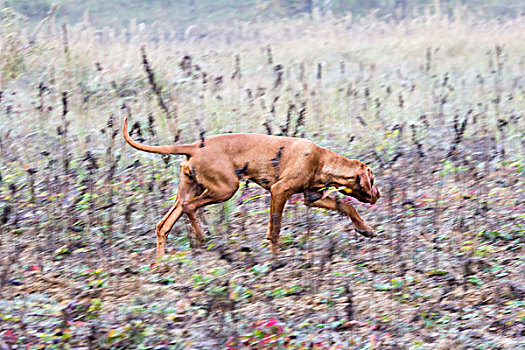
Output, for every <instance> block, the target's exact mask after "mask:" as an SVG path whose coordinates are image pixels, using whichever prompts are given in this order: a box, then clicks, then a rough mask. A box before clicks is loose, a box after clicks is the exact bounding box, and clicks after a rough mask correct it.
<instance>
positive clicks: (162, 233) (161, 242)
mask: <svg viewBox="0 0 525 350" xmlns="http://www.w3.org/2000/svg"><path fill="white" fill-rule="evenodd" d="M181 215H182V204H181V201H180V196H177V199H176V200H175V203H174V204H173V205H172V206H171V208H170V210H169V211H168V212H167V213H166V215H164V217H163V218H162V220H160V221H159V223H158V224H157V227H156V230H155V233H156V235H157V257H159V256H161V255H164V254H165V253H166V242H167V240H168V234H169V233H170V230H171V228H172V227H173V225H175V223H176V222H177V220H179V218H180V217H181Z"/></svg>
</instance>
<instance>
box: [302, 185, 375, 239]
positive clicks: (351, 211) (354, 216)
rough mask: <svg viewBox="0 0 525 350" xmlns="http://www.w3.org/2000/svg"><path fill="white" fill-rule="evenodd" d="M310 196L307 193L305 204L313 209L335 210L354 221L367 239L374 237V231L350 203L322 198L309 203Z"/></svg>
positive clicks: (359, 231)
mask: <svg viewBox="0 0 525 350" xmlns="http://www.w3.org/2000/svg"><path fill="white" fill-rule="evenodd" d="M307 196H308V194H307V193H306V192H305V204H306V205H307V206H311V207H317V208H323V209H329V210H335V211H338V212H341V213H343V214H346V215H347V216H349V217H350V220H352V223H353V224H354V226H355V229H356V231H357V232H358V233H360V234H361V235H363V236H365V237H373V235H374V234H373V230H372V228H371V227H370V226H368V225H367V224H366V223H365V221H364V220H363V218H361V216H360V215H359V213H358V212H357V210H356V209H355V208H354V206H353V205H352V204H350V203H348V202H345V201H341V200H338V199H334V198H331V197H326V198H322V199H319V200H316V201H313V202H308V198H307Z"/></svg>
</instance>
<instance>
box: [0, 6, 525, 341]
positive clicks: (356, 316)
mask: <svg viewBox="0 0 525 350" xmlns="http://www.w3.org/2000/svg"><path fill="white" fill-rule="evenodd" d="M50 16H51V17H49V18H48V19H47V20H44V21H43V22H42V24H41V25H40V26H38V27H36V28H32V29H31V30H29V29H27V27H26V26H25V25H24V24H25V22H24V20H23V18H21V17H20V16H19V15H18V14H17V13H16V12H15V11H13V10H11V9H9V8H5V9H3V10H2V16H1V25H0V30H1V32H2V35H1V39H0V40H1V47H2V50H1V52H0V87H1V89H0V124H1V128H0V155H1V157H0V252H1V254H0V256H1V258H2V260H1V266H0V293H1V294H0V319H1V322H0V344H1V347H2V348H6V349H19V348H20V349H21V348H24V349H68V348H71V349H87V348H89V349H95V348H107V349H109V348H112V349H125V348H138V349H146V348H148V349H149V348H155V349H186V348H188V349H189V348H192V349H232V350H233V349H247V348H253V349H349V348H356V349H390V348H391V349H395V348H407V349H435V348H437V349H459V348H464V349H467V348H468V349H472V348H479V349H517V348H519V346H523V345H524V344H523V339H524V337H523V336H524V332H525V314H524V305H525V304H524V299H523V295H524V292H525V290H524V279H523V276H524V275H525V274H524V272H525V270H524V268H525V266H524V265H523V261H524V260H523V243H524V224H525V216H524V214H523V205H524V201H525V193H524V190H523V178H524V175H525V163H524V134H523V133H524V127H523V126H524V123H523V119H524V117H525V115H524V111H525V95H524V94H525V85H524V84H525V80H524V79H525V78H524V69H525V68H524V65H525V56H524V54H523V53H524V52H525V50H524V48H525V46H524V43H525V35H524V33H525V28H524V23H523V20H522V19H521V18H517V19H506V20H504V21H496V20H490V19H479V18H478V17H476V16H474V15H472V14H470V13H468V12H457V13H456V14H455V16H454V19H453V20H452V19H450V17H448V16H445V15H442V14H430V13H428V14H427V15H423V16H418V17H416V18H411V19H406V20H403V21H390V20H389V19H388V18H386V19H377V18H375V17H374V16H368V17H363V18H362V19H358V18H351V17H342V18H336V19H331V18H323V19H316V20H313V19H306V18H295V19H281V20H279V21H276V22H271V23H268V22H241V21H232V22H231V23H230V24H229V26H227V27H226V26H218V25H217V26H215V25H212V24H208V25H205V24H203V25H196V26H192V27H189V28H187V30H186V31H185V33H184V35H183V37H180V35H179V36H178V35H175V34H174V33H171V32H170V31H169V30H165V29H164V30H160V29H159V28H158V27H155V26H154V25H153V26H148V25H144V24H140V25H137V24H136V22H134V21H131V22H130V24H129V26H128V27H126V28H125V29H124V30H117V29H109V28H108V27H105V28H103V29H98V28H96V27H94V26H92V25H91V23H90V22H89V20H88V19H86V20H85V21H82V22H80V23H78V24H76V25H69V24H68V25H63V26H59V25H55V24H54V21H53V18H52V16H53V15H52V14H51V15H50ZM124 116H129V117H130V120H131V124H132V125H133V126H132V128H131V130H132V133H133V137H134V138H136V139H138V140H143V141H145V142H147V143H151V144H167V143H172V142H179V143H183V142H193V141H195V140H198V139H199V138H200V137H201V135H203V134H204V135H212V134H217V133H225V132H257V133H271V134H275V135H276V134H283V135H289V136H300V137H306V138H309V139H311V140H313V141H315V142H316V143H318V144H319V145H322V146H324V147H327V148H330V149H332V150H334V151H336V152H338V153H340V154H343V155H345V156H348V157H351V158H358V159H360V160H362V161H364V162H365V163H367V164H368V165H370V167H371V168H372V169H373V170H374V173H375V175H376V183H377V184H378V186H379V187H380V188H381V190H382V193H383V197H382V198H381V200H380V201H379V202H378V203H377V204H376V205H374V206H367V205H364V204H362V205H360V204H357V203H356V207H357V208H358V210H359V211H360V213H361V214H362V215H363V217H364V218H365V219H366V220H367V222H368V223H370V224H371V225H372V226H373V227H375V229H376V232H377V237H375V238H373V239H368V238H364V237H361V236H359V235H357V234H355V233H354V232H353V230H352V227H351V223H350V221H349V220H348V219H347V218H344V217H341V216H338V215H337V214H334V213H332V212H326V211H323V210H321V209H313V208H311V209H307V208H306V207H305V206H304V205H302V201H303V199H302V197H301V196H299V197H293V198H292V199H291V200H290V201H289V203H288V205H287V207H286V209H285V210H286V215H285V218H284V222H283V230H282V232H281V245H282V252H281V254H280V255H279V256H277V257H273V256H272V255H271V254H270V253H269V249H268V246H267V242H266V241H265V239H264V236H265V233H266V232H265V231H266V225H267V221H268V217H267V216H268V213H267V208H268V201H269V196H268V194H267V193H266V192H265V191H264V190H262V189H260V188H258V187H257V186H255V185H254V184H250V183H247V184H246V185H243V186H242V188H241V190H239V192H238V193H237V194H236V196H235V197H234V198H232V199H231V200H230V201H228V202H226V203H224V204H220V205H215V206H211V207H208V208H207V209H205V210H203V211H202V219H203V221H205V223H206V224H205V226H206V229H207V231H208V237H207V243H206V247H205V248H204V249H200V250H198V249H191V245H192V243H191V239H190V238H189V232H188V231H189V230H188V227H187V226H188V225H187V222H185V219H181V220H180V222H179V223H178V224H177V225H176V226H175V228H174V229H173V231H172V233H171V235H170V238H169V241H168V252H169V253H168V254H167V255H166V256H165V257H163V258H161V259H155V235H154V228H155V224H156V222H157V221H158V220H159V219H160V218H161V217H162V215H163V214H164V212H165V211H167V209H168V207H169V205H170V201H172V200H173V199H174V198H175V194H176V190H177V183H178V164H179V163H180V161H181V157H166V158H162V157H160V156H156V155H150V154H145V153H141V152H137V151H135V150H133V149H131V148H130V147H129V146H127V145H126V144H125V142H124V141H123V139H122V137H121V134H120V127H121V125H122V124H121V123H122V120H123V118H124Z"/></svg>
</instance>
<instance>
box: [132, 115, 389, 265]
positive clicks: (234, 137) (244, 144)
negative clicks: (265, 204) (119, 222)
mask: <svg viewBox="0 0 525 350" xmlns="http://www.w3.org/2000/svg"><path fill="white" fill-rule="evenodd" d="M122 132H123V134H124V139H125V140H126V142H127V143H128V144H129V145H130V146H131V147H133V148H136V149H138V150H141V151H145V152H150V153H159V154H170V155H171V154H178V155H185V156H186V159H185V160H184V161H182V163H181V165H180V170H181V175H180V182H179V189H178V193H177V197H176V199H175V203H174V204H173V205H172V206H171V208H170V209H169V211H168V213H167V214H166V215H165V216H164V217H163V218H162V220H160V221H159V223H158V224H157V226H156V235H157V256H161V255H163V254H165V252H166V242H167V237H168V234H169V232H170V230H171V228H172V227H173V225H174V224H175V223H176V222H177V220H179V218H180V217H181V216H182V214H186V215H187V216H188V218H189V220H190V223H191V226H192V228H193V231H194V238H195V240H196V242H197V244H198V245H200V244H202V243H203V241H204V234H203V230H202V226H201V224H200V222H199V220H198V218H197V214H196V211H197V210H198V209H199V208H202V207H204V206H206V205H209V204H214V203H221V202H224V201H227V200H228V199H230V198H231V197H232V196H233V195H234V194H235V192H236V191H237V190H238V189H239V184H240V181H241V180H242V179H249V180H251V181H253V182H255V183H256V184H258V185H259V186H261V187H262V188H264V189H265V190H267V191H270V193H271V204H270V220H269V224H268V234H267V236H266V238H268V239H269V240H270V249H271V251H272V253H274V254H277V253H278V252H279V232H280V230H281V218H282V213H283V209H284V206H285V204H286V201H287V200H288V199H289V198H290V197H291V196H292V195H293V194H294V193H303V195H304V203H305V204H306V205H307V206H310V207H318V208H324V209H329V210H335V211H339V212H341V213H343V214H346V215H347V216H348V217H350V219H351V221H352V223H353V224H354V226H355V228H356V231H357V232H359V233H360V234H362V235H364V236H366V237H372V236H373V230H372V228H371V227H370V226H368V225H367V224H366V223H365V222H364V220H363V219H362V218H361V217H360V216H359V214H358V212H357V211H356V209H355V208H354V207H353V206H352V205H351V204H350V203H349V202H348V201H343V200H339V199H337V198H333V197H332V196H329V195H328V194H327V192H326V190H327V188H333V187H335V188H336V189H337V190H338V191H339V192H341V193H342V194H344V195H346V196H351V197H354V198H356V199H357V200H359V201H360V202H364V203H370V204H374V203H376V202H377V200H378V199H379V198H380V197H381V192H380V191H379V189H378V188H377V186H376V184H375V183H374V175H373V173H372V171H371V170H370V168H369V167H368V166H366V165H365V164H363V163H361V162H360V161H358V160H356V159H348V158H346V157H343V156H341V155H339V154H337V153H335V152H333V151H330V150H328V149H326V148H323V147H320V146H318V145H316V144H314V143H313V142H312V141H308V140H306V139H301V138H293V137H283V136H271V135H262V134H222V135H214V136H209V137H203V138H202V139H201V140H200V141H197V142H195V143H193V144H186V145H168V146H150V145H146V144H142V143H139V142H137V141H135V140H133V139H132V138H131V136H130V135H129V132H128V120H127V118H126V119H125V120H124V124H123V128H122Z"/></svg>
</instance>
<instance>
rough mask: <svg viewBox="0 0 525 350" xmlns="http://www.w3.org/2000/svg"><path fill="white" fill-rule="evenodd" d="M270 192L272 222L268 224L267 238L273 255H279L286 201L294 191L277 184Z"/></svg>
mask: <svg viewBox="0 0 525 350" xmlns="http://www.w3.org/2000/svg"><path fill="white" fill-rule="evenodd" d="M270 192H271V194H272V196H271V204H270V222H269V224H268V235H267V236H266V238H268V239H269V240H270V249H271V251H272V253H274V254H277V253H279V232H281V220H282V216H283V209H284V206H285V205H286V201H287V200H288V198H290V196H291V195H292V194H293V193H294V191H293V190H290V189H287V188H286V187H285V186H283V185H280V184H279V183H276V184H274V185H273V186H272V188H271V190H270Z"/></svg>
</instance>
